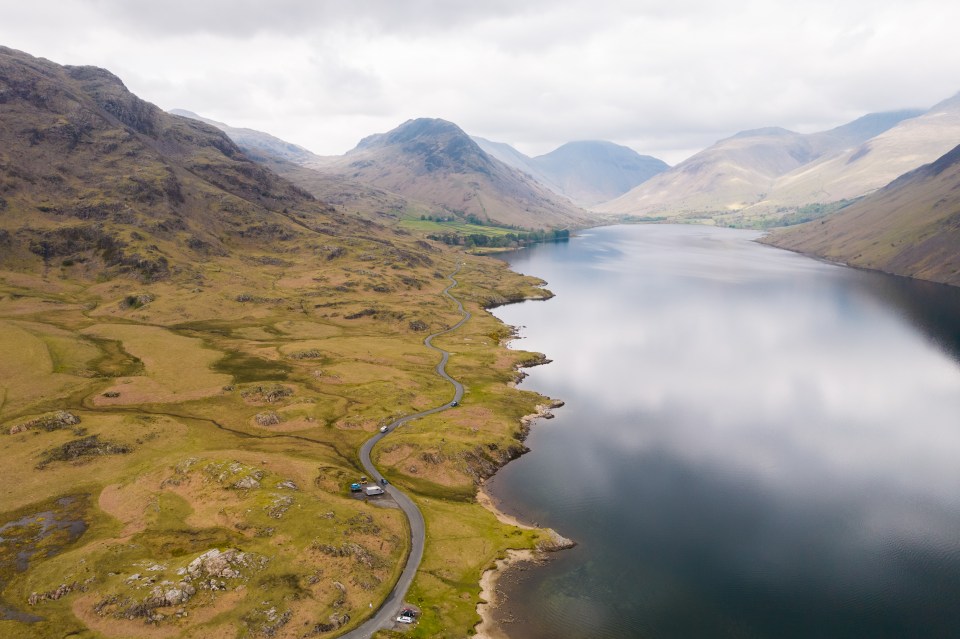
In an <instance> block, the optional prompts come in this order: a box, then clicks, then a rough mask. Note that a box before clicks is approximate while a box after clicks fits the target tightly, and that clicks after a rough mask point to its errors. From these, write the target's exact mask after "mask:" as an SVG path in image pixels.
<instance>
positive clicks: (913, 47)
mask: <svg viewBox="0 0 960 639" xmlns="http://www.w3.org/2000/svg"><path fill="white" fill-rule="evenodd" d="M0 9H2V12H3V16H4V19H3V21H2V23H0V41H2V42H4V43H5V44H7V45H8V46H13V47H15V48H19V49H23V50H25V51H27V52H28V53H32V54H34V55H39V56H44V57H49V58H51V59H54V60H55V61H57V62H61V63H66V64H96V65H99V66H104V67H107V68H109V69H110V70H112V71H114V72H115V73H117V74H118V75H120V76H121V78H123V79H124V81H125V82H126V83H127V85H128V86H129V87H130V88H131V89H132V90H134V91H136V92H137V93H139V94H140V95H141V96H142V97H144V98H145V99H148V100H150V101H153V102H155V103H157V104H159V105H160V106H162V107H165V108H172V107H182V108H187V109H190V110H193V111H197V112H198V113H201V114H203V115H206V116H208V117H212V118H216V119H220V120H223V121H226V122H228V123H230V124H233V125H236V126H251V127H255V128H260V129H263V130H266V131H268V132H270V133H273V134H275V135H279V136H281V137H284V138H286V139H289V140H291V141H293V142H297V143H299V144H302V145H304V146H306V147H308V148H311V149H313V150H314V151H316V152H318V153H341V152H343V151H345V150H347V149H348V148H350V147H352V146H353V145H354V144H355V143H356V142H357V141H358V140H359V139H360V138H362V137H364V136H366V135H368V134H370V133H373V132H377V131H385V130H388V129H390V128H392V127H394V126H396V125H397V124H399V123H400V122H402V121H403V120H405V119H407V118H409V117H417V116H430V117H443V118H446V119H449V120H452V121H454V122H456V123H458V124H460V125H461V126H462V127H464V128H465V129H466V130H467V131H468V132H470V133H472V134H475V135H481V136H483V137H486V138H489V139H494V140H503V141H506V142H509V143H512V144H515V145H517V146H518V147H519V148H520V149H521V150H523V151H525V152H528V153H531V154H535V153H542V152H546V151H548V150H550V149H552V148H554V147H556V146H558V145H560V144H562V143H563V142H566V141H568V140H575V139H591V138H593V139H596V138H599V139H610V140H613V141H615V142H620V143H623V144H627V145H629V146H632V147H633V148H635V149H637V150H638V151H640V152H641V153H650V154H653V155H658V156H661V157H663V158H664V159H666V160H668V161H670V162H676V161H679V160H681V159H683V157H685V156H686V155H689V154H690V153H691V152H693V151H695V150H698V149H700V148H703V147H704V146H706V145H709V144H711V143H713V142H714V141H716V140H717V139H720V138H723V137H727V136H729V135H731V134H733V133H735V132H736V131H738V130H742V129H746V128H754V127H758V126H768V125H778V126H785V127H787V128H794V129H798V130H804V131H812V130H817V129H824V128H829V127H832V126H835V125H838V124H841V123H843V122H846V121H849V120H851V119H853V118H856V117H858V116H860V115H863V114H864V113H866V112H869V111H879V110H891V109H897V108H904V107H913V106H921V107H922V106H929V105H932V104H933V103H935V102H937V101H939V100H941V99H943V98H946V97H948V96H949V95H952V94H953V93H955V92H956V91H957V90H958V89H960V82H958V78H957V75H956V71H955V70H956V69H957V68H960V48H957V47H956V46H955V35H954V32H953V25H954V24H956V23H957V22H958V20H960V6H958V5H956V3H952V2H948V1H947V0H920V1H918V2H913V3H909V4H907V3H903V2H897V1H895V0H886V1H884V0H878V1H874V2H870V3H867V2H866V1H865V0H853V1H851V2H845V3H837V2H826V1H823V0H811V1H810V2H805V3H796V2H786V1H777V2H750V1H744V0H741V1H738V2H727V3H717V2H707V1H706V0H685V1H683V2H672V3H663V2H650V1H645V2H625V1H621V0H594V1H591V2H585V1H579V0H578V1H562V0H555V1H552V2H546V1H541V0H537V1H536V2H525V3H517V2H508V1H507V0H497V1H492V2H483V3H466V2H449V1H448V0H410V1H408V2H402V3H399V2H394V1H392V0H368V1H366V2H355V3H327V2H313V1H310V0H279V1H278V2H270V3H267V2H260V1H255V0H229V1H227V0H205V1H204V2H196V1H195V0H190V1H189V2H188V1H187V0H171V1H170V2H165V3H156V2H145V1H130V0H73V1H72V2H62V1H61V2H53V1H52V0H37V1H35V2H31V3H20V2H13V1H12V0H0Z"/></svg>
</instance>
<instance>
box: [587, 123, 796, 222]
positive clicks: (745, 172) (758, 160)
mask: <svg viewBox="0 0 960 639" xmlns="http://www.w3.org/2000/svg"><path fill="white" fill-rule="evenodd" d="M813 155H814V151H813V149H812V148H811V146H810V144H809V142H808V141H807V139H806V137H805V136H804V135H802V134H800V133H794V132H793V131H788V130H786V129H781V128H765V129H755V130H750V131H743V132H741V133H738V134H736V135H734V136H732V137H729V138H727V139H725V140H720V141H719V142H717V143H716V144H714V145H713V146H711V147H709V148H707V149H704V150H703V151H701V152H699V153H697V154H696V155H694V156H693V157H691V158H688V159H687V160H684V161H683V162H681V163H680V164H678V165H676V166H675V167H673V168H672V169H670V170H668V171H664V172H663V173H660V174H659V175H656V176H654V177H653V178H651V179H649V180H647V181H646V182H644V183H643V184H641V185H640V186H638V187H636V188H634V189H632V190H631V191H629V192H628V193H626V194H624V195H622V196H620V197H619V198H617V199H615V200H612V201H610V202H606V203H604V204H601V205H599V206H596V207H594V208H595V210H597V211H603V212H608V213H617V214H628V215H641V216H664V215H666V216H677V217H687V216H696V217H702V216H703V214H704V213H725V212H728V211H731V210H737V209H741V208H744V207H746V206H749V205H751V204H755V203H756V202H757V201H759V200H760V199H761V198H762V196H763V194H764V193H765V192H766V191H767V190H768V189H769V188H770V185H771V183H772V182H773V179H774V178H776V177H777V176H779V175H783V174H784V173H787V172H788V171H791V170H793V169H795V168H797V167H799V166H801V165H803V164H805V163H806V162H809V161H810V160H811V159H812V157H813Z"/></svg>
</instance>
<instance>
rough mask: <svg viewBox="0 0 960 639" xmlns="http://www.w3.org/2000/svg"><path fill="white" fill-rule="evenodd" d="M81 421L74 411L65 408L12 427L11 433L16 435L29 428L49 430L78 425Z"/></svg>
mask: <svg viewBox="0 0 960 639" xmlns="http://www.w3.org/2000/svg"><path fill="white" fill-rule="evenodd" d="M79 423H80V418H79V417H77V416H76V415H74V414H73V413H71V412H69V411H65V410H58V411H57V412H55V413H53V414H51V415H43V416H41V417H37V418H35V419H31V420H30V421H27V422H22V423H20V424H16V425H14V426H11V427H10V434H11V435H16V434H17V433H22V432H25V431H28V430H35V429H36V430H44V431H47V432H50V431H53V430H59V429H61V428H67V427H68V426H76V425H77V424H79Z"/></svg>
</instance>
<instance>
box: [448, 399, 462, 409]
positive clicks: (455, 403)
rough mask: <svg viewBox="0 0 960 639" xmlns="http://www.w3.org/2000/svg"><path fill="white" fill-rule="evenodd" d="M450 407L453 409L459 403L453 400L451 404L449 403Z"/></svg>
mask: <svg viewBox="0 0 960 639" xmlns="http://www.w3.org/2000/svg"><path fill="white" fill-rule="evenodd" d="M450 405H451V406H453V407H457V406H459V405H460V402H458V401H457V400H453V401H452V402H450Z"/></svg>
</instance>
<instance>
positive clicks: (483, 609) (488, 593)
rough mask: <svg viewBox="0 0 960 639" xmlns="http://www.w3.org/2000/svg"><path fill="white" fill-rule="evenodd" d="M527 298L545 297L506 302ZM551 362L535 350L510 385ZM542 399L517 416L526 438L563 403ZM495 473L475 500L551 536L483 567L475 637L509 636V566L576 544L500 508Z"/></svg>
mask: <svg viewBox="0 0 960 639" xmlns="http://www.w3.org/2000/svg"><path fill="white" fill-rule="evenodd" d="M550 297H553V295H552V294H551V296H550ZM546 299H550V298H546ZM526 301H545V299H537V300H533V299H530V300H517V301H514V302H509V304H516V303H521V302H526ZM489 310H490V309H487V311H488V312H489ZM510 328H511V329H513V334H512V335H511V336H510V337H508V338H506V339H504V340H502V341H501V342H500V344H499V345H498V346H503V347H507V345H508V344H509V342H511V341H513V340H514V339H516V337H517V336H516V332H515V327H510ZM551 362H552V360H550V359H548V358H547V357H546V355H544V354H542V353H538V354H536V356H535V357H534V358H532V359H529V360H527V361H524V362H522V363H520V364H519V365H517V367H516V370H517V379H516V381H514V382H511V383H510V385H511V386H512V387H516V385H517V384H519V383H520V382H521V381H522V380H523V379H524V378H525V377H527V373H525V372H524V371H523V370H522V369H525V368H533V367H534V366H544V365H546V364H549V363H551ZM544 399H546V400H547V401H546V402H545V403H542V404H537V405H536V406H535V412H533V413H529V414H527V415H524V416H523V417H521V418H520V420H519V422H520V427H521V432H522V434H523V436H524V438H526V435H527V434H528V433H529V432H530V429H531V428H532V427H533V424H534V422H536V421H537V420H540V419H553V417H554V415H553V413H552V412H551V411H552V410H553V409H555V408H560V407H561V406H563V405H564V402H563V401H562V400H558V399H550V398H547V397H545V398H544ZM526 452H529V449H528V448H526V447H524V451H523V453H521V454H525V453H526ZM510 461H513V460H508V461H507V463H509V462H510ZM504 466H506V464H504V465H503V466H500V468H498V469H497V471H496V472H499V471H500V470H501V469H502V468H503V467H504ZM496 472H494V475H496ZM494 475H491V476H490V477H489V478H487V479H485V480H484V482H483V483H481V484H480V487H479V488H478V489H477V494H476V497H475V499H476V501H477V503H478V504H480V505H481V506H483V507H484V508H485V509H487V510H489V511H490V512H491V513H493V515H494V517H496V518H497V520H498V521H499V522H500V523H503V524H507V525H509V526H515V527H517V528H520V529H522V530H543V531H545V532H547V533H548V534H549V535H550V536H551V540H550V541H548V542H541V543H540V544H538V546H537V548H535V549H508V550H507V551H506V556H505V557H502V558H499V559H497V560H496V561H495V562H494V564H493V566H491V567H489V568H487V569H486V570H484V571H483V572H482V573H481V575H480V602H479V603H477V614H478V615H479V616H480V621H479V622H478V623H477V625H476V626H474V631H475V633H476V634H475V635H474V637H476V638H477V639H512V638H511V637H510V635H509V634H508V633H507V632H506V630H505V629H504V627H503V624H502V623H501V622H500V621H499V619H498V618H497V612H498V611H499V604H500V603H501V598H502V597H503V595H502V593H500V592H498V585H499V584H500V582H501V581H502V580H503V579H504V577H505V576H506V575H507V574H509V573H510V572H511V571H512V570H516V569H518V568H520V567H522V566H525V565H527V564H542V563H544V562H545V561H546V558H547V553H550V552H556V551H559V550H564V549H567V548H572V547H573V546H574V545H576V544H575V542H573V541H571V540H569V539H567V538H565V537H563V536H562V535H560V534H559V533H557V532H556V531H554V530H553V529H550V528H545V529H541V528H540V527H539V526H537V525H536V524H529V523H527V522H525V521H522V520H521V519H520V518H518V517H516V516H513V515H510V514H507V513H506V512H504V511H503V510H501V509H500V507H499V505H498V504H497V502H496V500H495V499H494V498H493V496H492V495H490V493H489V492H487V490H486V481H487V480H489V479H491V478H492V477H493V476H494Z"/></svg>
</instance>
